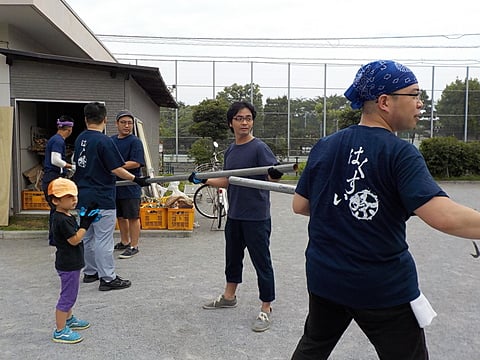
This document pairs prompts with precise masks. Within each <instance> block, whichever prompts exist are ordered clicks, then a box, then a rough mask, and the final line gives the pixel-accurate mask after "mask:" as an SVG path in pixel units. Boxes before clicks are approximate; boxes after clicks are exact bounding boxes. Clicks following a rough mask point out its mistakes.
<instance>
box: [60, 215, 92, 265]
mask: <svg viewBox="0 0 480 360" xmlns="http://www.w3.org/2000/svg"><path fill="white" fill-rule="evenodd" d="M77 230H78V224H77V221H76V219H75V216H73V215H67V214H64V213H61V212H58V211H55V212H54V213H53V219H52V233H53V239H54V241H55V246H56V247H57V251H56V253H55V269H57V270H60V271H75V270H81V269H82V268H83V267H84V266H85V260H84V258H83V253H84V250H83V242H80V243H79V244H78V245H75V246H74V245H71V244H70V243H69V242H68V241H67V240H68V239H69V238H71V237H72V236H73V235H75V234H76V232H77Z"/></svg>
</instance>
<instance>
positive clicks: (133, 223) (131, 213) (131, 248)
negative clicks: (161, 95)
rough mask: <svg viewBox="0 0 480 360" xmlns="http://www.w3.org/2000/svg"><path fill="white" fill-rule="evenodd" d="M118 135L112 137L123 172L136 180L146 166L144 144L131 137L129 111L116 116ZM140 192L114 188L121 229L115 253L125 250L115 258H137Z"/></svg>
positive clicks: (133, 186)
mask: <svg viewBox="0 0 480 360" xmlns="http://www.w3.org/2000/svg"><path fill="white" fill-rule="evenodd" d="M116 124H117V130H118V134H117V135H113V136H112V140H113V142H114V143H115V145H116V146H117V148H118V150H119V151H120V154H122V157H123V159H124V160H125V165H123V168H124V169H127V170H128V171H129V172H131V173H132V174H133V175H135V176H140V175H141V167H142V166H145V155H144V151H143V144H142V142H141V141H140V139H139V138H138V137H136V136H135V135H133V133H132V132H133V128H134V126H135V118H134V116H133V114H132V113H131V112H130V111H128V110H122V111H120V112H119V113H118V114H117V116H116ZM141 195H142V190H141V188H140V186H138V185H129V186H119V187H117V198H116V204H117V221H118V226H119V228H120V242H119V243H117V244H116V245H115V250H124V251H123V252H122V253H121V254H120V255H119V256H118V257H119V258H120V259H129V258H131V257H132V256H134V255H136V254H138V240H139V238H140V197H141Z"/></svg>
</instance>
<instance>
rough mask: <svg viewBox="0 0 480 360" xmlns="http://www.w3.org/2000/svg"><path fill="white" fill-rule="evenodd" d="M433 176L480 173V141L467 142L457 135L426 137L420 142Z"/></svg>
mask: <svg viewBox="0 0 480 360" xmlns="http://www.w3.org/2000/svg"><path fill="white" fill-rule="evenodd" d="M420 152H421V153H422V155H423V157H424V158H425V162H426V163H427V166H428V169H429V170H430V173H431V174H432V176H434V177H437V178H451V177H464V176H471V175H474V176H476V175H480V143H478V142H470V143H465V142H463V141H459V140H457V139H456V138H455V137H437V138H431V139H425V140H423V141H422V143H421V144H420Z"/></svg>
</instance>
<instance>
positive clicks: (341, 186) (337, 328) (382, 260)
mask: <svg viewBox="0 0 480 360" xmlns="http://www.w3.org/2000/svg"><path fill="white" fill-rule="evenodd" d="M421 94H422V92H421V91H420V88H419V86H418V82H417V79H416V77H415V75H414V74H413V73H412V72H411V71H410V70H409V69H408V68H407V67H405V66H403V65H401V64H399V63H396V62H394V61H375V62H373V63H370V64H367V65H365V66H363V67H362V68H361V69H360V70H359V71H358V73H357V76H356V78H355V81H354V83H353V84H352V86H350V88H349V89H348V90H347V91H346V93H345V96H346V97H347V98H348V99H349V100H350V101H351V106H352V108H353V109H360V108H361V109H362V117H361V120H360V123H359V125H354V126H351V127H349V128H347V129H343V130H341V131H339V132H337V133H335V134H333V135H330V136H327V137H325V138H323V139H320V140H319V141H318V143H317V144H316V145H315V146H314V147H313V148H312V151H311V153H310V155H309V157H308V160H307V165H306V167H305V170H304V171H303V173H302V175H301V177H300V180H299V182H298V185H297V188H296V192H295V194H294V198H293V210H294V212H295V213H297V214H302V215H306V216H310V221H309V225H308V235H309V242H308V245H307V250H306V253H305V254H306V273H307V287H308V292H309V314H308V317H307V320H306V323H305V327H304V334H303V336H302V338H301V339H300V342H299V343H298V345H297V348H296V350H295V352H294V354H293V357H292V359H294V360H305V359H327V358H328V356H329V355H330V353H331V352H332V350H333V349H334V347H335V345H336V344H337V342H338V340H339V339H340V337H341V336H342V334H343V333H344V331H345V330H346V329H347V327H348V326H349V324H350V322H351V321H352V320H354V321H355V322H356V323H357V324H358V325H359V327H360V328H361V329H362V330H363V332H364V333H365V334H366V335H367V337H368V338H369V340H370V341H371V342H372V344H373V345H374V346H375V350H376V351H377V353H378V355H379V358H381V359H389V360H396V359H398V360H401V359H412V360H413V359H415V360H426V359H428V351H427V346H426V342H425V334H424V330H423V328H424V326H426V325H428V324H430V322H431V320H432V319H433V317H434V316H435V315H436V313H435V312H434V310H433V309H432V307H431V306H430V304H429V302H428V300H427V299H426V298H425V296H424V295H423V294H422V293H421V292H420V290H419V287H418V279H417V270H416V266H415V262H414V259H413V257H412V255H411V254H410V252H409V251H408V245H407V242H406V221H407V220H408V218H409V217H410V216H411V215H414V214H415V215H417V216H419V217H420V218H421V219H422V220H424V221H425V222H426V223H427V224H429V225H431V226H432V227H434V228H436V229H438V230H440V231H443V232H446V233H448V234H452V235H456V236H461V237H467V238H480V214H479V213H478V212H476V211H474V210H472V209H469V208H466V207H463V206H461V205H459V204H456V203H455V202H453V201H452V200H450V199H449V198H448V196H447V194H446V193H445V192H444V191H443V190H442V189H441V188H440V187H439V186H438V185H437V184H436V183H435V181H434V180H433V178H432V176H431V175H430V173H429V171H428V169H427V166H426V164H425V161H424V159H423V157H422V155H421V154H420V152H419V151H418V150H417V149H416V148H415V146H414V145H412V144H410V143H408V142H406V141H404V140H402V139H400V138H398V137H397V136H396V135H395V132H397V131H403V130H407V129H412V128H414V127H415V125H416V124H417V122H418V120H419V118H420V116H421V112H420V111H421V109H422V107H423V102H422V100H421V98H420V96H421Z"/></svg>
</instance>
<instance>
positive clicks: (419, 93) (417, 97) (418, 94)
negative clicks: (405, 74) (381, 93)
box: [387, 91, 422, 101]
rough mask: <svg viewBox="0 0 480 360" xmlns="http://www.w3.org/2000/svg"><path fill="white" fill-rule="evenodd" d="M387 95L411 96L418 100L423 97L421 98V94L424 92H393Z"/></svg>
mask: <svg viewBox="0 0 480 360" xmlns="http://www.w3.org/2000/svg"><path fill="white" fill-rule="evenodd" d="M387 95H390V96H411V97H413V98H415V100H417V101H420V100H422V99H420V96H421V95H422V92H421V91H418V92H416V93H414V94H399V93H391V94H387Z"/></svg>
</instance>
